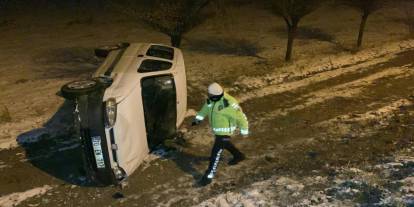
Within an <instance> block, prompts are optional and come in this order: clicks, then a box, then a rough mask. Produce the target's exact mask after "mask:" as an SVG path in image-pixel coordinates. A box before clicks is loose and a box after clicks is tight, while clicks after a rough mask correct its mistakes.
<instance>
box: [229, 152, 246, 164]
mask: <svg viewBox="0 0 414 207" xmlns="http://www.w3.org/2000/svg"><path fill="white" fill-rule="evenodd" d="M245 159H246V156H245V155H244V154H240V155H238V156H234V157H233V159H231V160H230V161H229V162H228V163H227V164H228V165H237V164H238V163H239V162H241V161H243V160H245Z"/></svg>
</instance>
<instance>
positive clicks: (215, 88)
mask: <svg viewBox="0 0 414 207" xmlns="http://www.w3.org/2000/svg"><path fill="white" fill-rule="evenodd" d="M223 92H224V90H223V88H222V87H221V86H220V85H219V84H218V83H212V84H210V85H209V86H208V94H210V95H213V96H219V95H221V94H223Z"/></svg>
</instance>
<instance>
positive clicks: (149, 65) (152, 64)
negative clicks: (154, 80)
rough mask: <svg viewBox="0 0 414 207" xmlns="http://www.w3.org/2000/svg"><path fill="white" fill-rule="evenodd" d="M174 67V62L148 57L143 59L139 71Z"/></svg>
mask: <svg viewBox="0 0 414 207" xmlns="http://www.w3.org/2000/svg"><path fill="white" fill-rule="evenodd" d="M171 67H172V63H170V62H167V61H161V60H152V59H146V60H144V61H142V63H141V65H140V66H139V68H138V72H139V73H148V72H156V71H163V70H169V69H170V68H171Z"/></svg>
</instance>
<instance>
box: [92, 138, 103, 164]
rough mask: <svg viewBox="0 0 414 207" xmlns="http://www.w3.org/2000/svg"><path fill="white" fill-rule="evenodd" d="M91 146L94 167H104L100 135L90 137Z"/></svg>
mask: <svg viewBox="0 0 414 207" xmlns="http://www.w3.org/2000/svg"><path fill="white" fill-rule="evenodd" d="M92 147H93V152H94V154H95V160H96V167H98V168H105V160H104V157H103V154H102V147H101V137H99V136H97V137H92Z"/></svg>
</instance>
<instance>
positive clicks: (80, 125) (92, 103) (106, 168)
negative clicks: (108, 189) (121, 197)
mask: <svg viewBox="0 0 414 207" xmlns="http://www.w3.org/2000/svg"><path fill="white" fill-rule="evenodd" d="M95 53H96V55H97V56H100V57H106V59H105V61H104V62H103V64H102V65H101V66H100V67H99V68H98V69H97V71H96V72H95V74H94V75H93V76H92V77H91V78H90V79H89V80H80V81H74V82H70V83H67V84H65V85H64V86H63V87H62V89H61V92H62V95H63V97H65V98H66V99H69V100H71V101H74V113H75V126H76V128H77V131H78V132H79V134H80V140H81V142H82V147H83V153H84V156H83V157H84V168H85V171H86V173H87V175H88V176H89V177H90V178H91V179H92V180H94V181H96V182H97V183H99V184H102V185H111V184H119V183H121V182H122V181H124V180H125V178H127V177H128V176H129V175H131V174H132V173H133V172H134V171H135V170H136V169H137V167H138V166H139V165H140V164H141V163H142V161H143V160H144V158H145V157H146V156H147V155H148V153H149V152H150V151H151V149H153V148H154V147H155V146H157V145H159V144H160V143H162V142H163V141H164V140H165V139H168V138H172V137H174V136H175V135H176V131H177V128H178V127H179V125H180V124H181V123H182V122H183V120H184V118H185V113H186V108H187V84H186V74H185V66H184V60H183V55H182V53H181V51H180V50H179V49H177V48H173V47H169V46H165V45H160V44H148V43H134V44H129V43H121V44H118V45H115V46H106V47H103V48H100V49H97V50H95Z"/></svg>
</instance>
